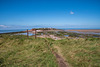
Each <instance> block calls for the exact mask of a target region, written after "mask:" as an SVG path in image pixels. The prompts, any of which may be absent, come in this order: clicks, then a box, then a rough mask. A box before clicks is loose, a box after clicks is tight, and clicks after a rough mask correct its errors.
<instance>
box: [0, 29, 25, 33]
mask: <svg viewBox="0 0 100 67" xmlns="http://www.w3.org/2000/svg"><path fill="white" fill-rule="evenodd" d="M25 30H27V29H3V30H0V33H10V32H20V31H25Z"/></svg>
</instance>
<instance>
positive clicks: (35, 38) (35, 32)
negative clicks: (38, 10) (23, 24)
mask: <svg viewBox="0 0 100 67" xmlns="http://www.w3.org/2000/svg"><path fill="white" fill-rule="evenodd" d="M35 39H36V29H35Z"/></svg>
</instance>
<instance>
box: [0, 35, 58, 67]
mask: <svg viewBox="0 0 100 67" xmlns="http://www.w3.org/2000/svg"><path fill="white" fill-rule="evenodd" d="M0 36H1V37H0V67H3V66H5V67H57V63H56V59H55V57H54V55H53V54H52V53H51V51H50V50H49V49H48V48H47V44H46V43H45V39H42V38H37V39H34V37H29V38H27V37H26V36H24V35H0Z"/></svg>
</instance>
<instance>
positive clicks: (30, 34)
mask: <svg viewBox="0 0 100 67" xmlns="http://www.w3.org/2000/svg"><path fill="white" fill-rule="evenodd" d="M16 35H27V33H18V34H16ZM28 35H29V36H32V35H34V34H33V33H31V32H29V34H28Z"/></svg>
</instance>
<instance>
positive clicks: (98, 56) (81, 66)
mask: <svg viewBox="0 0 100 67" xmlns="http://www.w3.org/2000/svg"><path fill="white" fill-rule="evenodd" d="M53 45H54V46H58V47H59V48H60V49H61V51H62V55H63V56H64V57H65V60H66V61H67V62H68V63H69V64H70V65H72V67H100V39H98V38H87V39H82V38H80V39H75V38H74V39H63V40H58V41H55V42H54V43H53Z"/></svg>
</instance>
